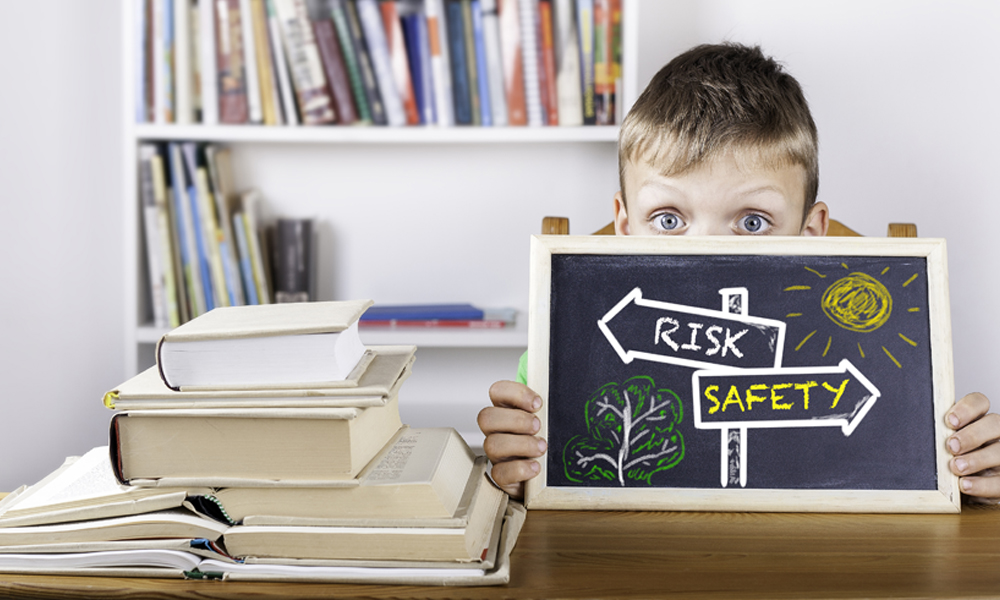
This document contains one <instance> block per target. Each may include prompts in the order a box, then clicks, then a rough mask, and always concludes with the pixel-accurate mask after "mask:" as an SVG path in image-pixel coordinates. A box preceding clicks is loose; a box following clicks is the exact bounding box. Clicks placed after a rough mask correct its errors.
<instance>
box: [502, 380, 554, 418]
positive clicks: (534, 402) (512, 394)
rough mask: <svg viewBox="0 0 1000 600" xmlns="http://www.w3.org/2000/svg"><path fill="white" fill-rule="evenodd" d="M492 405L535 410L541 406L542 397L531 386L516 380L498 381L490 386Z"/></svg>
mask: <svg viewBox="0 0 1000 600" xmlns="http://www.w3.org/2000/svg"><path fill="white" fill-rule="evenodd" d="M490 401H491V402H492V403H493V406H499V407H503V408H520V409H521V410H525V411H528V412H535V411H537V410H538V409H539V408H541V407H542V399H541V398H540V397H539V396H538V394H536V393H535V392H534V391H533V390H532V389H531V388H529V387H528V386H526V385H524V384H523V383H517V382H516V381H498V382H496V383H494V384H493V385H491V386H490Z"/></svg>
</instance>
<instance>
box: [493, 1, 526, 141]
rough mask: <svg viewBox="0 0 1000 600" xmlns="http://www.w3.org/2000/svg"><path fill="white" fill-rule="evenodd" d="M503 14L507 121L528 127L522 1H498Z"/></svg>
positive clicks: (501, 21)
mask: <svg viewBox="0 0 1000 600" xmlns="http://www.w3.org/2000/svg"><path fill="white" fill-rule="evenodd" d="M497 2H498V4H497V8H498V10H499V14H500V46H501V50H502V55H503V82H504V84H503V85H504V92H505V93H506V95H507V116H508V118H507V122H508V123H510V124H511V125H527V124H528V107H527V105H526V102H525V96H524V55H523V51H522V46H521V17H520V15H519V6H518V3H519V0H497Z"/></svg>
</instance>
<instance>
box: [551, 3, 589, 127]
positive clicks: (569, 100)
mask: <svg viewBox="0 0 1000 600" xmlns="http://www.w3.org/2000/svg"><path fill="white" fill-rule="evenodd" d="M574 5H575V0H555V6H553V9H554V11H555V17H554V25H553V30H554V33H555V40H554V42H553V44H554V46H555V55H556V93H557V95H558V104H559V124H560V125H564V126H570V127H575V126H578V125H583V93H582V88H581V87H580V86H581V84H580V53H579V51H578V50H577V48H578V45H579V39H580V38H579V35H578V34H577V31H576V15H575V13H574V10H573V9H574Z"/></svg>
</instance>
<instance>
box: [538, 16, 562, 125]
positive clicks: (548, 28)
mask: <svg viewBox="0 0 1000 600" xmlns="http://www.w3.org/2000/svg"><path fill="white" fill-rule="evenodd" d="M552 21H553V17H552V0H539V2H538V29H539V32H540V34H541V35H540V39H539V47H540V48H541V52H540V53H539V59H540V60H541V64H540V65H539V71H540V72H541V73H542V77H541V81H542V104H544V105H545V115H546V117H547V124H548V125H558V124H559V91H558V84H557V82H556V51H555V37H554V36H555V31H554V24H553V22H552Z"/></svg>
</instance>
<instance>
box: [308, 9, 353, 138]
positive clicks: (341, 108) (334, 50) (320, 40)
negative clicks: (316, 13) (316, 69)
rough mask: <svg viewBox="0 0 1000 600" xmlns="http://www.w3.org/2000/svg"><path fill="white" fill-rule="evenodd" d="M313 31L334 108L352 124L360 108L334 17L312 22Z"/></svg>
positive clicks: (348, 123)
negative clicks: (352, 88)
mask: <svg viewBox="0 0 1000 600" xmlns="http://www.w3.org/2000/svg"><path fill="white" fill-rule="evenodd" d="M312 25H313V33H314V35H315V36H316V46H317V48H318V49H319V56H320V59H321V60H322V62H323V71H324V72H325V73H326V79H327V84H328V85H329V86H330V95H331V96H332V97H333V110H334V112H336V113H337V116H338V117H339V119H338V120H339V122H340V123H341V124H343V125H350V124H351V123H354V122H355V121H357V120H358V110H357V108H356V107H355V106H354V96H353V95H352V94H351V81H350V79H348V75H347V65H346V63H344V55H343V53H342V52H341V50H340V43H339V42H338V41H337V30H336V27H335V26H334V24H333V20H332V19H319V20H316V21H313V22H312Z"/></svg>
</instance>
